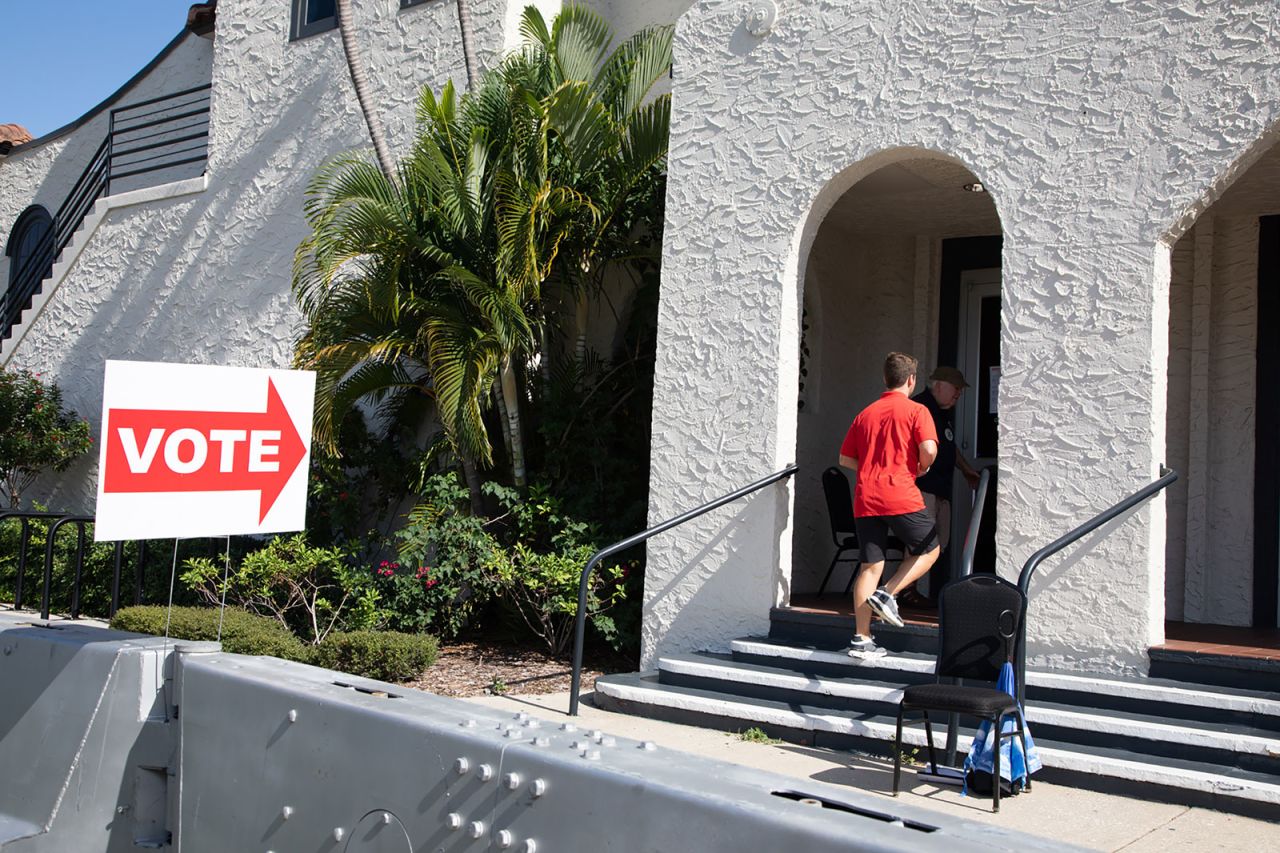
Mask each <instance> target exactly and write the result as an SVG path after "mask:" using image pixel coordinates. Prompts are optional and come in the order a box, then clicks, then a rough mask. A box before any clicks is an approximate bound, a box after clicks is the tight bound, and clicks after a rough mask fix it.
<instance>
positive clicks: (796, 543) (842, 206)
mask: <svg viewBox="0 0 1280 853" xmlns="http://www.w3.org/2000/svg"><path fill="white" fill-rule="evenodd" d="M894 155H895V156H894V157H892V158H891V162H888V163H887V164H886V165H882V166H880V167H879V168H876V169H874V170H873V171H870V172H869V173H866V174H864V175H863V176H862V177H861V178H860V179H858V180H857V181H856V183H853V184H852V186H850V187H849V188H848V189H847V190H845V191H844V192H843V193H842V194H841V195H840V196H839V197H838V198H837V199H835V200H834V203H832V204H831V206H830V208H829V210H828V212H827V213H826V215H825V217H824V218H823V219H822V221H821V224H820V225H819V226H818V228H817V231H816V234H815V236H814V238H813V242H812V245H811V248H810V250H809V252H808V254H807V256H804V260H803V267H802V270H803V279H802V281H803V289H802V299H803V308H802V311H801V326H802V332H801V334H802V340H801V348H800V356H801V358H800V399H799V401H798V406H799V412H798V415H797V428H796V460H797V462H798V463H799V466H800V471H801V474H800V476H799V477H798V479H797V482H796V486H795V515H794V519H795V523H794V526H793V534H792V571H791V602H790V603H791V604H792V605H793V606H801V607H815V608H820V609H824V610H836V611H842V610H847V609H850V608H851V603H850V600H849V596H848V595H846V594H844V593H843V590H845V588H846V587H847V586H848V584H849V582H850V580H851V577H852V574H853V572H854V571H855V570H856V567H857V562H856V552H853V553H852V554H850V553H848V552H846V553H845V554H844V555H843V557H844V558H845V559H841V560H840V561H839V562H836V563H835V564H834V568H832V565H833V564H832V559H833V557H834V556H836V555H837V550H838V547H839V546H838V541H839V537H838V536H836V537H834V538H833V531H832V525H831V523H830V518H831V516H830V514H829V513H828V507H827V502H826V498H825V495H824V492H823V485H822V473H823V471H824V470H825V469H827V468H828V467H830V466H833V465H835V464H836V459H837V455H838V449H839V447H840V442H841V440H842V439H843V437H844V434H845V432H846V430H847V429H848V427H849V424H850V422H851V421H852V419H853V417H854V416H855V415H856V414H857V413H858V411H860V410H861V409H862V408H863V407H864V406H866V405H868V404H869V403H871V402H873V401H874V400H875V399H876V398H877V397H878V396H879V395H880V393H881V392H882V391H883V390H884V385H883V381H882V379H881V366H882V364H883V362H884V357H885V354H886V353H888V352H890V351H894V350H897V351H905V352H909V353H911V354H912V355H914V356H916V358H917V359H919V362H920V377H919V385H918V388H917V394H919V393H921V392H923V391H924V390H926V389H927V388H928V387H929V385H930V382H929V377H930V375H931V374H932V372H933V371H934V369H935V368H937V367H938V366H939V365H944V366H949V367H956V368H958V369H960V370H961V371H963V373H964V374H965V378H966V380H967V381H968V383H969V385H970V387H969V388H968V389H966V390H965V392H964V393H963V394H962V395H961V397H960V400H959V402H958V403H957V404H956V406H955V407H954V408H952V409H950V410H947V411H946V412H944V419H945V420H946V422H947V428H948V429H949V430H950V434H951V436H952V440H953V441H954V443H955V446H956V449H957V450H958V451H959V453H960V454H963V456H964V457H965V458H966V459H967V460H968V461H969V462H971V463H973V464H974V465H975V466H977V467H981V466H984V465H994V464H995V461H996V458H997V457H998V448H997V446H996V434H997V430H996V424H997V418H998V412H997V409H996V403H995V401H996V389H997V387H998V382H999V369H1000V255H1001V234H1002V231H1001V225H1000V217H999V214H998V212H997V210H996V205H995V203H994V201H993V199H992V196H991V194H990V193H989V192H987V191H986V189H985V187H983V186H982V184H981V180H980V178H979V176H976V175H975V174H974V173H973V172H971V171H970V170H969V169H968V168H966V167H965V166H964V165H963V164H961V163H958V162H956V161H955V160H952V159H950V158H947V157H944V156H941V155H939V154H936V153H933V152H929V151H925V150H919V149H912V150H908V151H899V152H894ZM863 165H864V166H865V164H863ZM855 168H857V167H855ZM845 473H846V475H849V474H850V472H847V471H846V472H845ZM947 479H948V480H949V482H947V483H946V486H945V487H943V490H945V491H946V492H947V493H948V494H947V496H948V497H950V498H951V506H950V508H949V511H944V513H943V523H944V525H945V526H946V527H947V528H949V530H950V531H955V533H954V535H951V536H949V539H950V543H949V547H948V548H946V549H945V550H944V553H943V557H942V559H940V560H939V562H938V565H937V567H935V569H934V571H933V573H931V575H930V577H929V578H928V579H927V580H926V581H925V582H922V583H921V584H920V585H919V592H920V593H921V594H922V595H924V596H931V595H936V592H937V589H938V588H939V587H940V586H941V584H942V583H943V582H945V580H946V579H947V578H948V577H949V576H950V575H951V574H952V573H953V572H954V571H955V570H956V569H957V568H958V564H959V562H960V552H961V550H962V546H963V541H964V529H965V526H966V525H967V524H968V521H969V518H970V506H971V503H972V495H973V492H972V490H971V488H970V487H969V485H968V482H967V480H966V478H965V477H964V476H963V474H962V473H961V472H960V471H959V470H956V471H955V472H953V473H952V474H951V476H950V477H949V478H947ZM983 528H984V529H983V537H982V539H980V544H981V545H982V547H980V549H979V557H978V560H977V561H976V562H977V564H978V565H977V568H978V569H979V570H981V569H983V568H986V569H988V570H990V569H991V568H992V567H993V566H994V557H995V547H994V528H995V494H994V490H992V492H991V493H990V494H989V496H988V500H987V511H986V514H985V515H984V522H983ZM891 570H892V567H890V568H889V569H888V570H887V571H891ZM828 571H830V576H829V577H827V574H828ZM886 577H887V575H886ZM824 578H826V583H825V585H824V584H823V581H824ZM820 587H821V590H820ZM820 591H822V592H824V593H825V594H824V595H822V596H819V594H818V593H819V592H820ZM926 609H927V608H926Z"/></svg>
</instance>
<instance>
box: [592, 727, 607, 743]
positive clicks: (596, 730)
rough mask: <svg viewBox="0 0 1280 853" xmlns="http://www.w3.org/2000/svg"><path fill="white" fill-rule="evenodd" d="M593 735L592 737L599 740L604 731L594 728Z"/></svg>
mask: <svg viewBox="0 0 1280 853" xmlns="http://www.w3.org/2000/svg"><path fill="white" fill-rule="evenodd" d="M591 737H592V739H594V740H596V741H599V740H600V738H602V737H604V732H602V731H600V730H599V729H592V730H591Z"/></svg>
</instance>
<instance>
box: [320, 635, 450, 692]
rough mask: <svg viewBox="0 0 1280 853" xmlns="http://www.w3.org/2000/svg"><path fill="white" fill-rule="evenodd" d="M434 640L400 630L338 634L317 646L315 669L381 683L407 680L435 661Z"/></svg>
mask: <svg viewBox="0 0 1280 853" xmlns="http://www.w3.org/2000/svg"><path fill="white" fill-rule="evenodd" d="M438 651H439V647H438V646H437V644H436V641H435V638H434V637H429V636H426V635H424V634H402V633H400V632H399V631H352V632H349V633H344V632H339V631H335V632H333V633H332V634H330V635H329V636H327V637H325V638H324V640H323V641H322V642H321V643H320V645H318V646H316V647H315V650H314V656H313V658H312V663H314V664H315V665H316V666H323V667H327V668H328V669H336V670H340V671H341V672H349V673H351V674H352V675H360V676H364V677H365V678H373V679H377V680H378V681H408V680H410V679H413V678H417V677H418V676H419V675H421V674H422V671H423V670H424V669H426V668H427V667H429V666H431V665H432V664H433V663H435V662H436V654H437V652H438Z"/></svg>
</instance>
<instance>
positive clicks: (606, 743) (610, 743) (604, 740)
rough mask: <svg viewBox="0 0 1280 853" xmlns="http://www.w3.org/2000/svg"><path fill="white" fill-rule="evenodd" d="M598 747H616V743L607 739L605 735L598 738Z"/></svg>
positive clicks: (609, 738)
mask: <svg viewBox="0 0 1280 853" xmlns="http://www.w3.org/2000/svg"><path fill="white" fill-rule="evenodd" d="M600 745H601V746H617V745H618V742H617V741H616V740H615V739H613V738H611V737H609V736H608V735H605V736H604V737H602V738H600Z"/></svg>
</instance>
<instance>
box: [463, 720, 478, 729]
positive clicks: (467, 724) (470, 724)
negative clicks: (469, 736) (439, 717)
mask: <svg viewBox="0 0 1280 853" xmlns="http://www.w3.org/2000/svg"><path fill="white" fill-rule="evenodd" d="M460 725H461V726H462V727H463V728H464V729H474V728H475V727H476V721H475V720H463V721H462V723H461V724H460Z"/></svg>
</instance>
